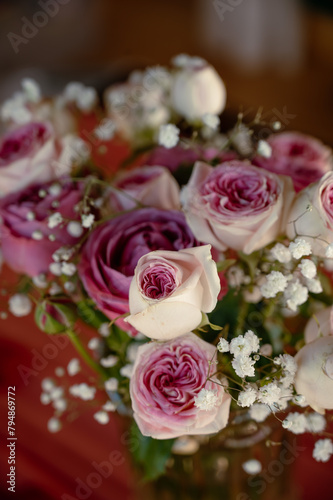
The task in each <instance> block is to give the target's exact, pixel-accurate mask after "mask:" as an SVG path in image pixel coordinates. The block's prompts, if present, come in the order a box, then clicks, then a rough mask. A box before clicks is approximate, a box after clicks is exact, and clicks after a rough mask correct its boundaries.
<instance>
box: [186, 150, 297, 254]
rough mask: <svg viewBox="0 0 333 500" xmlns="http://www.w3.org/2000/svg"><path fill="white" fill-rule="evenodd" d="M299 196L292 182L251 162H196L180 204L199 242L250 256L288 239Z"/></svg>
mask: <svg viewBox="0 0 333 500" xmlns="http://www.w3.org/2000/svg"><path fill="white" fill-rule="evenodd" d="M293 197H294V190H293V186H292V181H291V179H290V178H288V177H284V176H278V175H276V174H272V173H271V172H266V171H265V170H264V169H262V168H258V167H254V166H253V165H250V164H249V163H248V162H247V161H238V160H233V161H229V162H224V163H222V164H221V165H218V166H217V167H211V166H210V165H207V164H206V163H203V162H197V163H196V164H195V166H194V169H193V172H192V176H191V178H190V180H189V183H188V184H187V186H185V187H184V188H183V191H182V193H181V201H182V205H183V209H184V211H185V215H186V219H187V222H188V224H189V226H190V228H191V229H192V231H193V233H194V235H195V236H196V238H198V239H199V240H200V241H204V242H205V243H210V244H211V245H213V246H214V247H215V248H217V249H218V250H221V251H224V250H226V249H227V248H233V249H234V250H238V251H239V250H241V251H243V252H244V253H246V254H250V253H252V252H254V251H255V250H259V249H260V248H263V247H264V246H266V245H268V244H269V243H271V242H272V241H274V240H275V239H276V238H277V236H279V235H280V234H283V233H284V231H285V226H286V222H287V216H288V213H289V210H290V205H291V203H292V200H293Z"/></svg>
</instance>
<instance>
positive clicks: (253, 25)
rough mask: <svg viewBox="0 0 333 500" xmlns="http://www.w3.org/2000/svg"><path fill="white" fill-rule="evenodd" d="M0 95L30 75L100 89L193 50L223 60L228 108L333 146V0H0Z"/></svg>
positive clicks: (51, 83)
mask: <svg viewBox="0 0 333 500" xmlns="http://www.w3.org/2000/svg"><path fill="white" fill-rule="evenodd" d="M0 12H1V16H0V27H1V33H2V42H1V48H0V62H1V69H2V71H1V86H0V98H1V99H3V98H4V97H5V96H8V95H10V93H11V92H12V91H13V90H14V89H16V88H17V87H18V84H19V81H20V79H21V77H22V75H25V76H26V75H31V76H33V75H34V76H36V77H37V78H38V79H39V81H41V83H42V84H43V88H44V89H45V93H47V92H51V93H52V92H54V91H57V90H59V89H60V88H62V86H63V84H64V83H65V82H68V80H72V79H81V80H83V81H84V82H86V83H90V84H95V85H96V86H97V87H98V88H99V89H100V90H101V89H103V87H105V86H106V85H108V84H110V83H112V82H114V81H119V80H121V79H124V78H125V77H126V75H127V74H128V72H129V71H130V70H131V69H133V68H138V67H144V66H146V65H153V64H167V63H168V62H169V61H170V58H171V57H172V56H173V55H175V54H177V53H179V52H185V53H189V54H192V55H200V56H202V57H204V58H206V59H207V60H208V61H210V62H211V63H212V64H213V65H215V66H216V68H217V70H218V71H219V73H220V74H221V75H222V78H223V79H224V80H225V83H226V86H227V91H228V109H227V112H228V111H230V110H231V111H232V112H237V111H238V110H239V108H240V106H242V107H243V110H244V111H245V112H247V113H250V110H252V112H253V111H255V110H257V109H258V107H259V106H263V110H264V113H266V114H269V113H270V114H271V115H274V116H275V118H276V119H280V120H281V122H282V125H285V126H286V127H287V128H288V129H299V130H301V131H304V132H308V133H311V134H313V135H316V136H318V137H320V138H321V139H322V140H323V141H324V142H326V143H330V144H332V143H333V129H332V127H331V117H332V111H333V3H332V1H331V0H181V1H179V0H158V1H156V0H140V1H138V0H122V1H119V0H117V1H116V0H94V1H93V2H92V1H88V0H7V1H6V0H1V1H0Z"/></svg>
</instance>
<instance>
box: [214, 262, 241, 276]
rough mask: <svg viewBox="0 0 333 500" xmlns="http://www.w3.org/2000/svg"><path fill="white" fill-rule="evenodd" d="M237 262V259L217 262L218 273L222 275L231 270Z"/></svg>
mask: <svg viewBox="0 0 333 500" xmlns="http://www.w3.org/2000/svg"><path fill="white" fill-rule="evenodd" d="M235 262H237V260H236V259H226V260H221V261H220V262H216V267H217V272H218V273H221V272H223V271H226V270H227V269H229V267H231V266H233V265H234V264H235Z"/></svg>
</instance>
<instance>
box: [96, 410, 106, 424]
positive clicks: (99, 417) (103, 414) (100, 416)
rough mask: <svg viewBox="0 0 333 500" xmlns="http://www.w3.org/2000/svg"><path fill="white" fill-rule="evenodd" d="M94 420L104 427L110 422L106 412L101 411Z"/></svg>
mask: <svg viewBox="0 0 333 500" xmlns="http://www.w3.org/2000/svg"><path fill="white" fill-rule="evenodd" d="M94 419H95V420H96V421H97V422H98V423H99V424H102V425H106V424H108V423H109V422H110V417H109V415H108V413H107V412H106V411H105V410H100V411H98V412H96V413H94Z"/></svg>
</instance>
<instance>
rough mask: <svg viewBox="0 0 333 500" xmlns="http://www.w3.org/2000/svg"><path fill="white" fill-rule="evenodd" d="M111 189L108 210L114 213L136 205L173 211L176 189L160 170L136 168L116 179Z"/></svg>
mask: <svg viewBox="0 0 333 500" xmlns="http://www.w3.org/2000/svg"><path fill="white" fill-rule="evenodd" d="M113 186H114V187H115V188H117V189H118V190H116V189H115V190H113V189H111V192H110V206H111V208H113V209H114V210H116V211H123V210H131V209H132V208H136V207H137V202H139V203H142V204H143V205H145V206H147V207H155V208H164V209H165V210H173V209H174V210H177V209H179V207H180V200H179V186H178V183H177V181H176V179H175V178H174V177H173V176H172V175H171V173H170V172H169V170H167V169H166V168H164V167H157V166H149V167H137V168H135V169H133V170H130V171H127V172H125V173H122V174H120V175H119V176H117V177H116V179H115V180H114V182H113Z"/></svg>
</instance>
